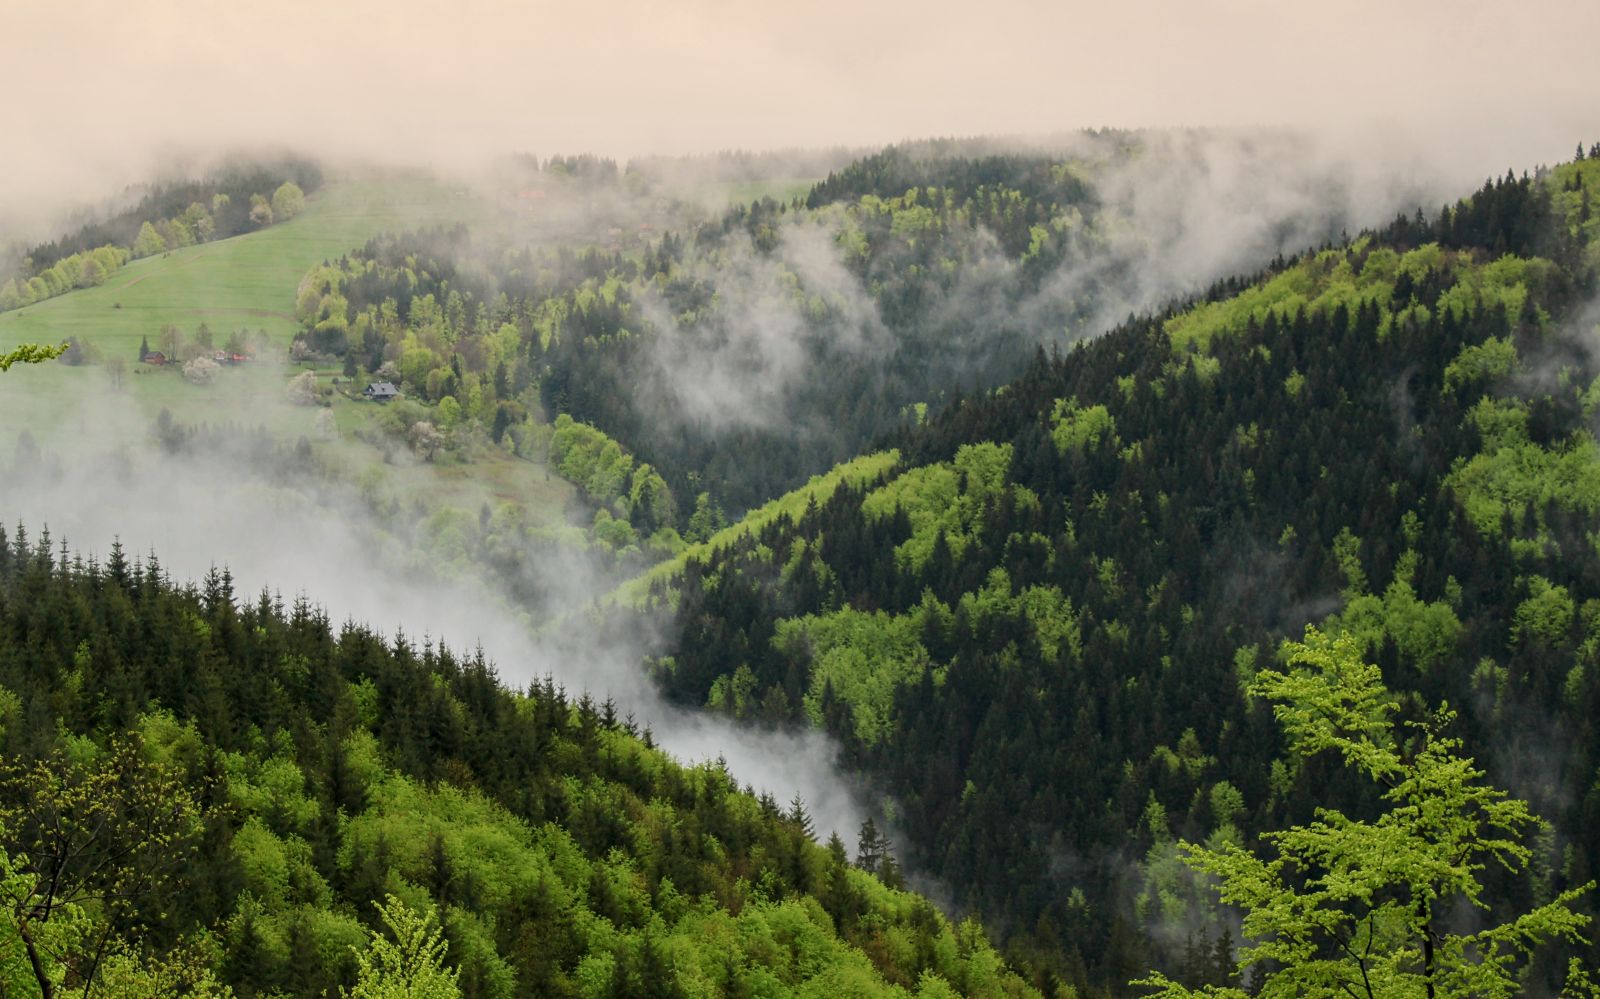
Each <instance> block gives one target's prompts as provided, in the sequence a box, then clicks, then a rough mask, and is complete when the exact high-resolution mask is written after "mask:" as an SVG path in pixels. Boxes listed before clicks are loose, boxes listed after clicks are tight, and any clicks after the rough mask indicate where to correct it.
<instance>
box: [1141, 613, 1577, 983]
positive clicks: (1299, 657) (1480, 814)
mask: <svg viewBox="0 0 1600 999" xmlns="http://www.w3.org/2000/svg"><path fill="white" fill-rule="evenodd" d="M1284 652H1285V656H1284V658H1285V660H1286V661H1287V663H1288V665H1289V667H1290V669H1289V672H1287V673H1282V672H1278V671H1277V670H1263V671H1262V672H1261V673H1260V674H1258V675H1257V677H1256V678H1255V680H1254V682H1253V683H1252V684H1251V686H1250V692H1251V693H1252V694H1254V695H1255V696H1258V697H1263V698H1266V699H1269V700H1271V701H1273V702H1275V703H1274V705H1273V712H1274V714H1275V715H1276V716H1277V719H1278V722H1279V724H1280V725H1281V726H1282V727H1283V729H1284V732H1285V734H1286V735H1287V736H1288V738H1289V748H1290V751H1291V752H1293V753H1294V754H1295V755H1296V756H1298V757H1301V758H1310V757H1313V756H1316V755H1318V754H1320V753H1324V752H1328V751H1332V752H1336V753H1338V754H1339V755H1340V756H1342V757H1343V758H1344V761H1345V764H1346V765H1347V766H1350V767H1353V768H1355V769H1356V770H1358V771H1359V772H1360V773H1361V774H1363V775H1364V776H1365V777H1367V778H1368V779H1370V780H1371V781H1372V782H1373V783H1375V784H1376V785H1378V786H1379V787H1380V788H1381V789H1382V791H1381V795H1382V800H1383V801H1384V802H1385V803H1386V806H1387V807H1386V808H1385V809H1384V810H1383V811H1382V812H1381V814H1379V815H1378V816H1377V818H1375V819H1373V820H1371V821H1358V820H1355V819H1351V818H1349V817H1347V816H1345V815H1343V814H1342V813H1340V812H1338V811H1335V810H1333V809H1319V810H1318V812H1317V817H1316V819H1315V821H1313V822H1311V823H1310V824H1309V825H1305V826H1296V827H1293V828H1290V829H1286V830H1284V831H1282V832H1273V833H1266V834H1264V835H1263V836H1262V839H1263V840H1264V841H1265V843H1266V846H1267V850H1266V854H1267V856H1266V857H1258V856H1257V855H1256V854H1254V853H1251V852H1250V851H1248V850H1245V849H1243V848H1241V847H1238V846H1235V845H1232V844H1223V845H1222V846H1220V847H1219V848H1217V849H1206V848H1204V847H1200V846H1196V845H1194V844H1190V843H1185V844H1183V847H1182V848H1183V851H1184V853H1185V855H1186V856H1185V862H1186V863H1187V864H1189V866H1191V867H1193V868H1194V869H1196V870H1198V871H1201V872H1204V873H1206V874H1210V875H1212V876H1214V877H1215V878H1216V879H1217V880H1218V882H1219V883H1220V892H1221V896H1222V900H1223V901H1224V902H1226V903H1228V904H1229V905H1233V906H1237V907H1238V908H1239V909H1241V910H1243V912H1244V927H1243V929H1244V937H1245V938H1246V939H1247V940H1250V941H1252V943H1251V944H1250V945H1249V946H1246V947H1243V948H1241V949H1240V951H1239V971H1240V973H1241V975H1242V973H1243V972H1244V969H1246V968H1247V967H1250V966H1257V968H1258V971H1259V972H1260V973H1261V974H1260V978H1259V981H1260V982H1261V990H1260V995H1261V996H1265V997H1268V999H1272V997H1278V996H1327V997H1333V996H1343V997H1362V996H1366V997H1375V996H1427V997H1429V999H1434V997H1448V996H1476V997H1497V996H1511V995H1515V994H1517V993H1518V992H1520V991H1521V982H1520V980H1519V976H1520V975H1521V974H1522V972H1524V971H1525V970H1526V968H1527V965H1528V963H1529V962H1530V961H1531V960H1532V957H1533V954H1534V952H1535V951H1536V950H1537V949H1538V948H1539V947H1541V946H1543V945H1545V944H1548V943H1551V942H1553V941H1561V940H1565V941H1569V942H1572V943H1578V942H1580V941H1581V940H1582V936H1581V933H1580V931H1581V930H1582V929H1583V928H1584V927H1585V926H1587V925H1588V923H1589V917H1588V916H1585V915H1582V914H1581V913H1578V912H1575V911H1574V910H1573V903H1574V902H1575V901H1576V899H1577V898H1578V897H1579V896H1580V895H1582V894H1583V893H1584V892H1586V891H1588V890H1589V889H1590V888H1592V887H1593V884H1592V883H1591V884H1588V885H1584V886H1582V887H1580V888H1576V889H1573V890H1570V891H1567V892H1563V893H1562V894H1560V895H1558V896H1557V897H1556V898H1555V899H1553V900H1551V901H1549V902H1546V903H1545V904H1543V905H1540V906H1538V907H1537V908H1535V909H1533V910H1532V911H1529V912H1526V913H1524V914H1522V915H1520V916H1517V917H1515V918H1513V919H1510V920H1509V921H1503V922H1500V921H1496V920H1493V919H1491V918H1490V917H1489V913H1488V911H1487V910H1488V906H1487V904H1486V903H1485V902H1484V901H1483V899H1482V897H1481V896H1482V894H1483V885H1482V883H1481V882H1480V880H1479V875H1480V873H1481V872H1482V871H1483V870H1484V869H1485V868H1486V867H1487V866H1488V864H1489V863H1490V862H1491V861H1493V862H1495V863H1498V864H1500V865H1501V866H1503V867H1505V868H1506V869H1507V870H1509V871H1511V872H1513V873H1517V872H1521V871H1524V870H1526V868H1527V866H1528V862H1529V860H1530V859H1531V858H1532V851H1531V850H1529V848H1528V847H1526V846H1524V845H1523V843H1522V840H1523V836H1524V834H1525V833H1526V832H1527V831H1528V830H1529V828H1530V827H1533V826H1536V825H1538V820H1537V819H1536V818H1535V817H1534V816H1533V815H1532V813H1530V812H1529V810H1528V806H1527V805H1526V804H1525V803H1524V802H1521V801H1517V800H1514V799H1512V798H1509V797H1508V796H1507V795H1506V793H1505V792H1503V791H1500V790H1497V789H1495V788H1493V787H1490V786H1488V785H1486V784H1485V783H1484V782H1483V776H1484V774H1483V771H1481V770H1479V769H1477V768H1476V767H1475V766H1473V762H1472V760H1471V759H1470V758H1468V757H1465V756H1462V755H1460V749H1461V742H1460V740H1459V739H1455V738H1452V737H1450V736H1448V735H1446V734H1445V733H1446V732H1447V731H1449V729H1450V727H1451V725H1452V723H1453V722H1454V720H1455V713H1454V712H1452V711H1450V710H1449V709H1448V708H1442V709H1440V710H1438V711H1436V712H1434V713H1433V714H1432V716H1430V717H1429V718H1427V719H1426V720H1424V721H1416V722H1407V723H1405V724H1404V725H1400V726H1396V724H1395V723H1394V722H1393V721H1392V720H1391V716H1392V715H1393V714H1394V713H1395V710H1396V708H1397V706H1398V704H1397V700H1396V698H1395V697H1394V695H1392V694H1391V693H1389V691H1388V690H1386V689H1385V688H1384V686H1383V678H1382V675H1381V673H1380V672H1379V670H1378V667H1376V666H1373V665H1371V664H1369V663H1366V662H1365V661H1364V656H1363V654H1362V649H1361V644H1360V642H1359V640H1357V639H1356V638H1355V637H1353V636H1350V635H1340V636H1338V637H1336V638H1332V637H1329V636H1326V635H1324V634H1322V633H1321V632H1319V631H1317V630H1316V629H1315V628H1307V629H1306V639H1305V641H1304V642H1300V643H1286V644H1285V646H1284ZM1463 903H1465V904H1467V905H1470V906H1473V907H1476V908H1478V909H1480V910H1483V916H1484V918H1483V919H1482V921H1481V922H1482V924H1485V925H1487V928H1485V929H1479V930H1477V931H1476V932H1470V933H1452V932H1450V930H1449V928H1448V927H1447V925H1446V923H1445V920H1444V918H1443V917H1444V916H1445V914H1446V913H1449V912H1451V911H1452V910H1458V909H1459V908H1460V907H1461V905H1462V904H1463ZM1135 984H1138V985H1145V986H1148V987H1150V988H1152V989H1153V990H1154V993H1153V994H1154V995H1157V996H1163V997H1169V999H1179V997H1185V996H1194V995H1210V996H1228V997H1237V999H1244V997H1246V996H1247V995H1248V993H1246V992H1244V991H1242V990H1240V989H1237V988H1215V987H1209V986H1208V987H1206V988H1204V989H1199V990H1192V989H1188V988H1185V987H1184V986H1182V985H1180V984H1178V983H1177V982H1174V981H1172V980H1170V979H1168V978H1167V977H1166V976H1164V975H1161V974H1159V973H1158V974H1154V975H1152V976H1151V977H1150V978H1147V979H1143V980H1141V981H1139V982H1136V983H1135ZM1569 985H1570V986H1571V987H1572V990H1573V991H1578V989H1579V988H1580V986H1583V987H1584V988H1583V991H1585V992H1587V991H1588V989H1587V987H1586V986H1587V978H1586V977H1585V975H1584V972H1583V970H1582V969H1581V968H1580V967H1579V966H1578V965H1577V964H1576V962H1574V965H1573V967H1572V969H1571V978H1570V980H1569Z"/></svg>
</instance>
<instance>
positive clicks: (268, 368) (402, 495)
mask: <svg viewBox="0 0 1600 999" xmlns="http://www.w3.org/2000/svg"><path fill="white" fill-rule="evenodd" d="M483 210H484V209H483V206H482V203H481V202H477V201H475V200H471V199H469V198H467V197H464V196H461V195H458V194H456V193H455V192H453V191H452V190H451V189H449V188H447V187H445V186H443V185H441V184H439V183H437V182H435V181H432V180H428V179H422V178H416V177H409V176H386V177H363V178H349V179H342V180H339V179H335V180H331V181H330V182H329V183H328V184H327V185H326V186H325V187H323V188H322V189H321V190H320V191H318V192H317V193H316V194H315V195H314V196H312V197H310V198H308V199H307V202H306V209H305V211H304V212H303V213H302V214H301V215H299V216H297V217H296V218H294V219H292V220H290V221H288V222H285V223H281V224H279V225H275V226H271V227H269V228H266V229H263V230H260V231H258V232H253V233H249V234H246V235H243V236H236V237H234V238H232V239H226V240H218V241H216V242H213V243H207V244H203V245H200V246H192V247H185V248H183V249H180V250H173V251H171V252H168V253H165V254H161V255H159V256H154V257H148V258H145V259H142V260H136V261H133V262H131V263H129V264H128V266H126V267H125V268H123V269H122V270H121V271H119V272H118V273H117V274H116V275H115V276H114V277H113V278H112V280H110V281H108V282H107V283H106V284H104V285H102V286H100V287H97V288H87V289H82V290H78V291H74V292H70V293H68V294H66V295H61V296H58V297H56V298H51V299H48V300H46V301H43V302H40V303H37V304H35V305H31V306H28V307H26V308H23V309H18V310H16V311H13V312H6V313H0V349H6V348H9V347H11V346H14V345H16V344H18V343H23V342H38V343H60V342H61V341H63V340H65V339H66V338H67V337H77V338H79V339H80V340H82V341H84V342H85V343H87V344H89V345H90V347H91V348H93V350H95V351H97V352H98V354H99V360H100V362H101V363H93V364H86V365H81V366H70V365H66V364H61V363H52V364H40V365H27V366H24V367H20V368H14V369H13V370H12V371H10V372H8V373H7V375H6V376H5V377H4V378H3V379H0V448H3V449H4V452H9V450H10V447H11V445H12V443H13V441H14V440H15V439H16V435H18V434H20V432H21V431H23V430H28V431H29V432H30V433H31V434H32V435H33V436H34V437H35V438H36V439H38V440H39V441H41V442H43V443H46V444H50V443H52V442H53V443H56V444H58V445H59V444H61V443H64V442H68V441H71V440H74V439H77V440H92V441H93V442H94V443H95V445H96V446H97V447H102V448H114V447H117V446H119V445H129V444H135V443H138V442H141V441H145V440H148V439H149V438H150V435H151V427H152V425H153V423H154V421H155V419H156V417H157V415H158V414H159V413H160V412H161V411H162V410H163V409H165V410H168V411H170V412H171V413H172V415H173V417H174V418H175V419H176V420H178V421H179V422H182V423H186V424H208V425H211V426H228V425H236V426H241V427H249V428H256V427H265V428H266V429H267V430H268V431H270V432H272V433H273V434H275V435H277V436H280V437H282V438H284V439H287V440H294V439H297V438H299V437H300V436H302V435H305V436H308V437H310V438H311V439H312V440H313V441H317V438H316V436H315V434H314V420H315V418H316V415H317V413H318V412H319V411H320V408H319V407H314V406H313V407H304V406H293V405H290V404H288V403H287V402H286V400H285V398H284V388H285V386H286V384H287V383H288V380H289V379H290V378H291V377H292V376H293V375H295V374H297V373H298V372H299V371H301V370H304V369H303V367H302V366H299V365H291V364H289V363H287V360H286V358H287V347H288V344H289V341H290V340H291V339H292V338H293V336H294V333H295V330H296V328H297V327H296V323H295V321H294V315H293V310H294V299H295V291H296V289H297V288H298V286H299V283H300V279H301V278H302V277H303V276H304V275H305V273H306V271H307V270H309V269H310V268H311V267H312V266H314V265H315V264H317V263H320V262H321V261H323V260H326V259H329V258H332V257H337V256H339V255H340V254H343V253H346V252H348V251H350V250H353V249H355V248H357V247H359V246H361V245H362V244H363V243H365V242H366V241H367V240H368V239H370V238H371V237H373V236H375V235H377V234H378V233H381V232H384V231H393V230H401V229H410V228H417V227H422V226H429V225H441V224H452V223H455V222H468V223H471V222H473V221H475V220H477V219H478V218H479V217H480V216H481V214H482V212H483ZM169 323H170V324H173V325H176V326H178V327H179V328H180V329H182V330H183V331H184V332H185V334H192V333H193V331H194V329H195V328H196V327H197V326H199V325H200V324H201V323H205V324H207V325H208V326H209V327H210V328H211V330H212V333H213V336H214V340H215V342H216V343H217V344H219V345H220V344H221V343H222V342H223V341H224V340H226V339H227V336H228V334H230V333H232V332H233V331H234V330H238V329H249V330H261V331H265V333H266V334H267V336H268V338H269V340H270V342H271V343H272V345H273V350H272V351H271V352H270V353H269V354H268V355H267V356H263V357H260V358H258V359H257V360H256V361H254V362H252V363H250V364H247V365H240V366H237V367H224V368H223V369H222V370H221V371H219V372H218V373H217V376H216V379H215V380H214V381H213V382H212V383H211V384H209V385H192V384H190V383H189V382H187V381H185V380H184V378H183V376H182V374H181V372H180V371H179V370H178V368H177V367H176V366H171V367H167V368H154V367H151V366H148V365H142V364H139V363H138V353H139V343H140V341H141V339H142V338H144V337H149V339H150V343H151V344H152V346H153V345H155V344H156V343H157V333H158V332H159V330H160V329H161V328H162V327H163V326H165V325H167V324H169ZM115 357H121V358H122V359H123V361H124V364H125V366H124V367H123V369H122V371H121V373H120V376H117V375H116V374H115V372H114V370H113V367H111V366H108V365H106V364H105V363H103V362H104V361H106V360H109V359H111V358H115ZM337 374H338V372H337V371H336V370H319V371H318V378H319V380H320V381H322V382H323V383H324V384H327V383H329V382H331V381H332V379H333V378H334V377H335V376H336V375H337ZM331 399H332V406H333V412H334V417H335V422H336V425H337V427H338V429H339V431H340V434H339V439H338V440H337V441H329V442H322V441H317V448H318V451H319V452H320V453H321V454H322V455H323V456H324V458H325V459H326V460H329V461H332V462H333V463H335V464H336V465H338V466H339V467H340V468H341V469H342V470H345V471H347V472H348V473H349V474H350V475H351V477H352V478H360V479H363V480H364V481H367V482H369V483H373V484H375V485H376V484H381V486H380V488H381V489H382V490H383V491H384V492H385V493H386V494H387V495H389V496H391V497H393V498H394V499H395V500H396V501H398V502H400V503H403V504H406V505H413V504H421V505H422V506H423V507H425V508H427V509H429V510H434V509H439V508H443V507H451V508H455V509H460V510H470V511H472V512H473V513H474V514H475V513H476V511H477V510H478V509H479V507H480V506H481V505H482V504H484V503H488V504H490V505H491V506H498V505H499V504H501V503H506V502H512V503H516V504H518V505H520V506H522V507H523V508H524V509H525V510H527V511H528V512H529V514H530V515H532V516H533V517H534V519H535V520H545V521H554V520H557V519H559V518H560V516H561V511H563V510H564V509H565V507H566V504H567V502H568V500H569V499H570V497H571V496H572V493H573V490H572V487H571V486H570V485H569V484H568V483H566V482H565V481H563V480H561V479H560V478H559V477H557V476H553V475H549V474H547V473H546V472H545V469H544V466H543V465H541V464H537V463H533V462H528V461H525V460H521V459H518V458H514V457H512V456H510V455H506V454H503V453H494V452H490V453H485V454H482V455H480V456H477V457H475V458H474V460H472V461H470V462H457V463H453V464H452V463H447V462H442V463H440V464H436V465H435V464H423V463H416V464H410V465H407V464H395V465H386V464H383V463H382V461H381V459H380V456H379V452H378V451H377V449H375V448H373V447H371V446H369V445H366V444H363V443H361V442H360V441H358V440H356V439H355V437H354V432H355V431H357V430H358V429H360V428H362V427H364V426H365V425H366V424H367V423H368V422H369V421H370V420H371V419H372V418H373V417H374V416H375V415H376V414H377V412H378V407H377V406H375V405H374V404H372V403H367V402H364V401H360V400H357V399H349V398H346V397H344V396H343V395H341V394H339V393H334V394H333V395H332V397H331ZM4 452H0V464H3V458H5V457H8V455H7V454H5V453H4Z"/></svg>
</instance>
